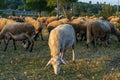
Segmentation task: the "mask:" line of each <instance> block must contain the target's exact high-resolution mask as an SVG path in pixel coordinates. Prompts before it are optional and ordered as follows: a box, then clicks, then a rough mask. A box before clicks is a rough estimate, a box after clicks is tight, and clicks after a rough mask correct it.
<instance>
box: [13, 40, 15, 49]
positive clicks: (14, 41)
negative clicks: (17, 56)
mask: <svg viewBox="0 0 120 80" xmlns="http://www.w3.org/2000/svg"><path fill="white" fill-rule="evenodd" d="M13 45H14V50H16V42H15V40H13Z"/></svg>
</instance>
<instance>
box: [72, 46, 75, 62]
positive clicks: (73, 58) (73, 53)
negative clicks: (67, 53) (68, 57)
mask: <svg viewBox="0 0 120 80" xmlns="http://www.w3.org/2000/svg"><path fill="white" fill-rule="evenodd" d="M74 47H75V46H74V44H73V45H72V61H73V63H75V51H74Z"/></svg>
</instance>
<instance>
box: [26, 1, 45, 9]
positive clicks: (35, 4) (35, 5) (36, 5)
mask: <svg viewBox="0 0 120 80" xmlns="http://www.w3.org/2000/svg"><path fill="white" fill-rule="evenodd" d="M26 5H27V8H28V9H31V10H35V11H45V9H46V8H47V7H46V5H47V0H26Z"/></svg>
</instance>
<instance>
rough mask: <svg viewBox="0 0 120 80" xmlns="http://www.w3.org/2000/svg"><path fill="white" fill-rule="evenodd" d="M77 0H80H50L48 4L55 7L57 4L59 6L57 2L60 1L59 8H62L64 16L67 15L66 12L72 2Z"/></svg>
mask: <svg viewBox="0 0 120 80" xmlns="http://www.w3.org/2000/svg"><path fill="white" fill-rule="evenodd" d="M57 1H58V2H57ZM77 1H78V0H48V1H47V6H49V7H51V6H54V7H55V6H57V3H58V6H59V8H58V10H60V9H62V11H63V13H64V16H65V17H67V14H66V10H67V8H68V7H70V4H71V5H72V3H73V2H77ZM68 5H69V6H68ZM58 15H59V14H58Z"/></svg>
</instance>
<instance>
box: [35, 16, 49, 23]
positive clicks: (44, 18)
mask: <svg viewBox="0 0 120 80" xmlns="http://www.w3.org/2000/svg"><path fill="white" fill-rule="evenodd" d="M46 20H47V17H38V18H37V21H39V22H42V23H45V22H46Z"/></svg>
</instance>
